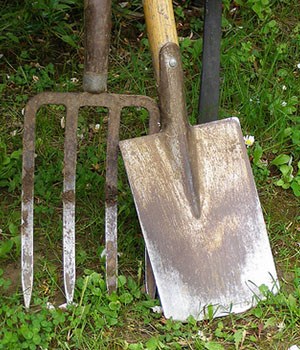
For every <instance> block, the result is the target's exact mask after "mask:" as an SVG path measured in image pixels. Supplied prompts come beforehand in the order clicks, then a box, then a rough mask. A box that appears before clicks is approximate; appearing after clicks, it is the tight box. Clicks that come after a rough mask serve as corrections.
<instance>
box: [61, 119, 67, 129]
mask: <svg viewBox="0 0 300 350" xmlns="http://www.w3.org/2000/svg"><path fill="white" fill-rule="evenodd" d="M60 126H61V128H62V129H64V128H65V126H66V121H65V117H62V118H61V120H60Z"/></svg>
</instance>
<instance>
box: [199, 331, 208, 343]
mask: <svg viewBox="0 0 300 350" xmlns="http://www.w3.org/2000/svg"><path fill="white" fill-rule="evenodd" d="M197 335H198V337H199V338H200V339H201V340H202V341H205V342H206V341H208V340H209V338H208V337H207V336H206V335H205V334H204V332H203V331H198V333H197Z"/></svg>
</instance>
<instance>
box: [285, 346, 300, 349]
mask: <svg viewBox="0 0 300 350" xmlns="http://www.w3.org/2000/svg"><path fill="white" fill-rule="evenodd" d="M288 350H300V348H299V346H297V345H292V346H291V347H290V348H288Z"/></svg>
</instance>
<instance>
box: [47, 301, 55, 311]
mask: <svg viewBox="0 0 300 350" xmlns="http://www.w3.org/2000/svg"><path fill="white" fill-rule="evenodd" d="M46 309H48V310H55V306H54V305H53V304H52V303H50V302H49V301H48V302H47V303H46Z"/></svg>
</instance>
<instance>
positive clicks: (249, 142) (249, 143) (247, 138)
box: [244, 135, 255, 147]
mask: <svg viewBox="0 0 300 350" xmlns="http://www.w3.org/2000/svg"><path fill="white" fill-rule="evenodd" d="M244 141H245V145H246V146H247V147H251V146H252V145H253V144H254V141H255V139H254V136H252V135H246V136H244Z"/></svg>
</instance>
